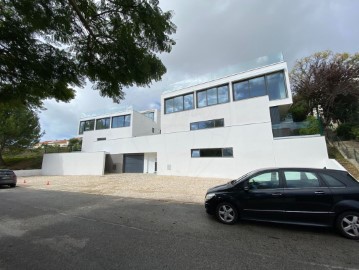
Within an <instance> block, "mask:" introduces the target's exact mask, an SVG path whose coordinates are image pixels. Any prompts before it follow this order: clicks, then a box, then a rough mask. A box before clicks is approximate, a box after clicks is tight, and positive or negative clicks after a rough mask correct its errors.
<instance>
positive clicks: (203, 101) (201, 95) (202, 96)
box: [197, 91, 207, 108]
mask: <svg viewBox="0 0 359 270" xmlns="http://www.w3.org/2000/svg"><path fill="white" fill-rule="evenodd" d="M206 106H207V92H206V91H201V92H197V107H198V108H202V107H206Z"/></svg>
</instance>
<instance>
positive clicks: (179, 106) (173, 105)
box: [165, 93, 193, 114]
mask: <svg viewBox="0 0 359 270" xmlns="http://www.w3.org/2000/svg"><path fill="white" fill-rule="evenodd" d="M191 109H193V93H191V94H186V95H182V96H177V97H173V98H168V99H166V100H165V114H167V113H173V112H181V111H186V110H191Z"/></svg>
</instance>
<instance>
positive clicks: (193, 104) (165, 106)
mask: <svg viewBox="0 0 359 270" xmlns="http://www.w3.org/2000/svg"><path fill="white" fill-rule="evenodd" d="M189 95H192V99H193V103H192V108H190V109H186V108H185V104H184V97H185V96H189ZM179 97H182V110H179V111H175V98H179ZM194 97H195V95H194V92H188V93H185V94H181V95H176V96H172V97H168V98H165V99H164V101H163V105H164V106H163V107H164V111H163V113H164V114H171V113H178V112H184V111H190V110H194V109H195V99H194ZM170 100H171V101H172V103H173V105H172V107H173V111H172V112H167V101H170Z"/></svg>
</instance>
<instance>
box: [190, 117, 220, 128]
mask: <svg viewBox="0 0 359 270" xmlns="http://www.w3.org/2000/svg"><path fill="white" fill-rule="evenodd" d="M215 127H224V119H215V120H207V121H201V122H194V123H191V124H190V129H191V130H198V129H206V128H215Z"/></svg>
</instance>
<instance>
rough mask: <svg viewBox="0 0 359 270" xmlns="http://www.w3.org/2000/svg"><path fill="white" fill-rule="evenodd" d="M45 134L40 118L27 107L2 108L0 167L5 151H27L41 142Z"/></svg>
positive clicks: (0, 118)
mask: <svg viewBox="0 0 359 270" xmlns="http://www.w3.org/2000/svg"><path fill="white" fill-rule="evenodd" d="M42 135H43V133H41V128H40V124H39V118H38V116H37V114H36V112H34V111H33V110H31V109H29V108H27V107H26V106H16V107H15V106H10V105H1V106H0V166H4V165H5V162H4V160H3V158H2V153H3V152H4V150H19V149H26V148H29V147H31V146H33V145H34V144H36V143H38V142H39V139H40V138H41V136H42Z"/></svg>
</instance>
